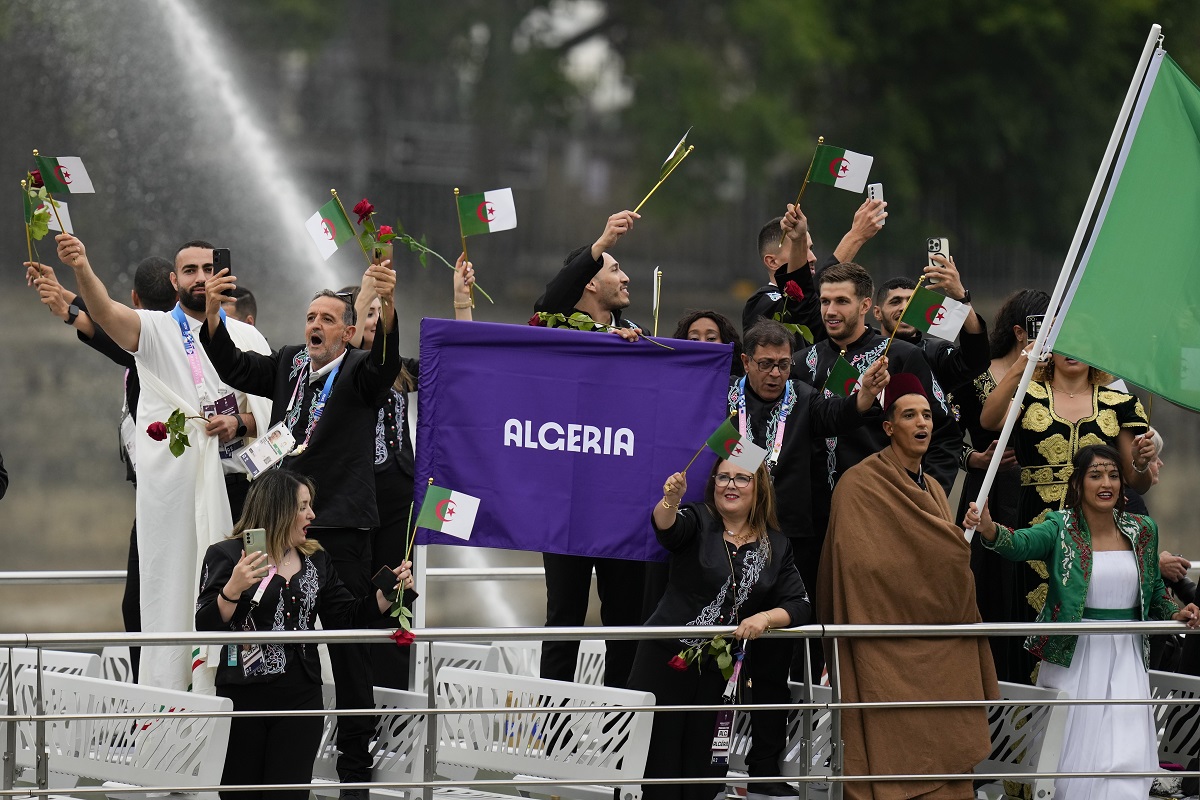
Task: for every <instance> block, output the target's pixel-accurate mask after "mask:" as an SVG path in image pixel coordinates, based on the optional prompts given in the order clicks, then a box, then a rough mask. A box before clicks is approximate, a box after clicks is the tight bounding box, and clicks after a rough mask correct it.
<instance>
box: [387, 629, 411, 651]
mask: <svg viewBox="0 0 1200 800" xmlns="http://www.w3.org/2000/svg"><path fill="white" fill-rule="evenodd" d="M416 640H417V635H416V634H415V633H413V632H412V631H406V630H404V629H403V628H397V629H396V632H395V633H393V634H392V641H393V642H395V643H396V645H397V646H398V647H408V646H409V645H410V644H412V643H413V642H415V641H416Z"/></svg>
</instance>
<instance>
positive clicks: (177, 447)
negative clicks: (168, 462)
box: [169, 436, 187, 458]
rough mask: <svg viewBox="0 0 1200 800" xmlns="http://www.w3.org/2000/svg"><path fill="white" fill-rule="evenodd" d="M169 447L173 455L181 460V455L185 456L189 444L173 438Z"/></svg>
mask: <svg viewBox="0 0 1200 800" xmlns="http://www.w3.org/2000/svg"><path fill="white" fill-rule="evenodd" d="M169 446H170V448H171V455H173V456H175V457H176V458H179V457H180V456H181V455H183V451H184V449H185V448H186V447H187V443H186V442H184V441H181V440H180V439H177V438H175V437H173V436H172V437H171V443H170V445H169Z"/></svg>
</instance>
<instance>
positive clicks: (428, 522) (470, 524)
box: [417, 484, 479, 539]
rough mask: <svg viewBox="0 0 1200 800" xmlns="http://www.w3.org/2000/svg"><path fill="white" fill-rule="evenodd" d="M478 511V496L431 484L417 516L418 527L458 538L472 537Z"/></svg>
mask: <svg viewBox="0 0 1200 800" xmlns="http://www.w3.org/2000/svg"><path fill="white" fill-rule="evenodd" d="M478 513H479V498H478V497H472V496H471V495H469V494H463V493H462V492H455V491H452V490H450V489H443V488H442V487H441V486H434V485H433V484H430V485H429V489H428V490H426V492H425V500H424V501H423V502H422V503H421V513H420V514H419V515H418V516H417V527H418V528H428V529H429V530H431V531H437V532H439V533H444V534H446V535H447V536H453V537H455V538H458V539H470V538H471V529H472V528H474V527H475V515H476V514H478Z"/></svg>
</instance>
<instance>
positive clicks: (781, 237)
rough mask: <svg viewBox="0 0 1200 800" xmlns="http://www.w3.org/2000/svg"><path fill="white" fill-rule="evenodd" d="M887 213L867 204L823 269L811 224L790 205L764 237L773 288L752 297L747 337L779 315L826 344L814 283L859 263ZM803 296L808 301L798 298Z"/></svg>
mask: <svg viewBox="0 0 1200 800" xmlns="http://www.w3.org/2000/svg"><path fill="white" fill-rule="evenodd" d="M886 208H887V203H885V202H884V201H882V200H867V201H865V202H864V203H863V204H862V205H861V206H859V207H858V211H855V212H854V221H853V222H852V223H851V225H850V230H848V231H847V232H846V235H845V236H843V237H842V240H841V241H840V242H838V245H837V247H835V248H833V252H832V253H831V254H830V255H829V256H827V257H826V258H825V259H824V260H823V261H822V262H821V264H820V265H819V266H818V265H817V257H816V255H814V254H813V249H812V234H811V233H810V232H809V230H808V218H807V217H805V216H804V212H803V211H801V210H800V207H799V206H796V205H792V204H791V203H788V207H787V213H786V214H784V215H783V216H782V217H775V218H774V219H772V220H770V221H768V222H767V224H765V225H763V226H762V228H761V229H760V230H759V232H758V257H759V260H760V261H762V264H763V266H764V267H766V268H767V274H768V278H767V284H766V285H765V286H761V287H759V289H758V290H757V291H756V292H755V293H754V294H752V295H750V299H749V300H747V301H746V306H745V308H743V309H742V335H743V336H745V335H746V333H747V332H749V330H750V329H751V328H752V327H754V323H756V322H758V321H759V320H760V319H774V317H775V314H779V315H780V319H779V321H780V322H787V323H791V324H793V325H806V326H808V328H809V330H810V331H811V332H812V334H813V337H814V338H815V339H823V338H825V332H824V331H823V330H821V325H820V322H821V310H820V304H819V302H818V298H817V296H816V292H814V291H813V281H814V278H815V276H816V275H819V274H820V273H821V272H822V271H824V270H825V269H826V268H828V267H832V266H833V265H834V264H841V263H843V262H845V261H853V260H854V258H855V256H857V255H858V251H859V250H860V249H862V246H863V245H864V244H866V243H867V241H868V240H869V239H870V238H871V237H872V236H874V235H875V234H876V233H878V232H879V231H880V229H881V228H883V222H884V220H886V219H887V211H885V210H884V209H886ZM785 234H786V235H785ZM788 283H795V284H796V290H793V292H792V293H788V291H787V289H788ZM797 290H798V292H799V293H801V294H802V295H803V297H797V296H795V295H796V293H797Z"/></svg>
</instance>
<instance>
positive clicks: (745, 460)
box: [708, 418, 767, 472]
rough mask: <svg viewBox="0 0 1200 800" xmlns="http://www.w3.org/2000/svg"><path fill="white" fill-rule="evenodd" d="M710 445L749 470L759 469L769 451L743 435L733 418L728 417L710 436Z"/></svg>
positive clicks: (721, 455) (719, 454)
mask: <svg viewBox="0 0 1200 800" xmlns="http://www.w3.org/2000/svg"><path fill="white" fill-rule="evenodd" d="M708 446H709V447H710V448H711V449H712V451H713V452H714V453H716V454H717V455H718V456H720V457H721V458H723V459H725V460H726V461H732V462H733V463H734V464H737V465H738V466H739V467H741V468H742V469H744V470H746V471H747V472H754V471H755V470H757V469H758V465H759V464H761V463H762V462H763V459H764V458H766V457H767V451H766V450H764V449H763V448H761V447H759V446H758V445H756V444H755V443H754V442H752V441H750V439H748V438H747V437H745V436H742V434H741V433H739V432H738V429H737V428H736V427H735V426H734V424H733V420H732V419H728V418H727V419H726V420H725V421H724V422H722V423H721V427H719V428H717V429H716V430H715V431H713V433H712V435H711V436H709V437H708Z"/></svg>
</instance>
